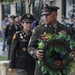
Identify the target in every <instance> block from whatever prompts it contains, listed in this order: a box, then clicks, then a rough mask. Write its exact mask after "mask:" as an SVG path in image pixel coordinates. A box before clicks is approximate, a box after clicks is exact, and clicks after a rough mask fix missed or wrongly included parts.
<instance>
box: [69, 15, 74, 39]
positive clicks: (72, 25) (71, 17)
mask: <svg viewBox="0 0 75 75" xmlns="http://www.w3.org/2000/svg"><path fill="white" fill-rule="evenodd" d="M68 25H69V26H70V27H71V29H72V33H73V38H74V40H75V22H74V15H70V22H69V23H68Z"/></svg>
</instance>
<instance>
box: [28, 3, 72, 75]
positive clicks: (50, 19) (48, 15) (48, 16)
mask: <svg viewBox="0 0 75 75" xmlns="http://www.w3.org/2000/svg"><path fill="white" fill-rule="evenodd" d="M58 9H59V7H57V6H49V5H48V4H44V5H43V6H42V15H43V16H44V24H43V25H39V26H37V27H36V28H35V29H34V30H33V33H32V36H31V38H30V42H29V45H28V52H29V53H30V55H32V56H33V57H34V58H35V59H42V58H43V50H38V49H37V47H38V39H42V37H41V36H42V35H43V34H49V33H50V34H53V33H56V34H57V33H58V32H60V31H62V30H64V31H66V33H67V34H70V35H72V32H71V30H70V27H66V26H64V25H61V24H60V23H59V22H58V21H57V15H58V14H57V10H58ZM62 71H63V70H62ZM35 75H42V73H41V68H40V67H39V65H38V63H37V62H36V68H35ZM46 75H50V74H46ZM62 75H64V74H63V73H62Z"/></svg>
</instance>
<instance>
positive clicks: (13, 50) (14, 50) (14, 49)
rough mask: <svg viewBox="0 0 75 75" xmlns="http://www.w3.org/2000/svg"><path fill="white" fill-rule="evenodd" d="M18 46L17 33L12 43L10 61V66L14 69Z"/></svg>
mask: <svg viewBox="0 0 75 75" xmlns="http://www.w3.org/2000/svg"><path fill="white" fill-rule="evenodd" d="M17 48H18V38H17V35H16V34H14V36H13V40H12V44H11V52H10V62H9V68H12V69H13V68H15V63H16V62H15V60H16V55H17V54H16V53H17Z"/></svg>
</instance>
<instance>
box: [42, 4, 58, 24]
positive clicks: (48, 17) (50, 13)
mask: <svg viewBox="0 0 75 75" xmlns="http://www.w3.org/2000/svg"><path fill="white" fill-rule="evenodd" d="M58 9H59V7H57V6H49V5H48V4H43V5H42V15H43V16H44V21H45V23H46V24H51V23H53V22H56V20H57V15H58V14H57V10H58Z"/></svg>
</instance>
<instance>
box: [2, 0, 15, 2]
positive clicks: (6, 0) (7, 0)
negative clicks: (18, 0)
mask: <svg viewBox="0 0 75 75" xmlns="http://www.w3.org/2000/svg"><path fill="white" fill-rule="evenodd" d="M3 1H4V2H13V1H14V0H3Z"/></svg>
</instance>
